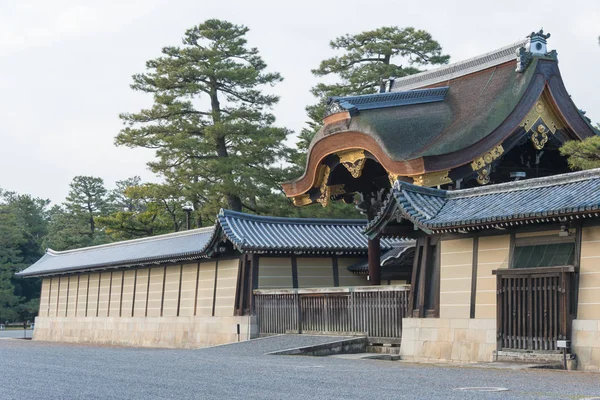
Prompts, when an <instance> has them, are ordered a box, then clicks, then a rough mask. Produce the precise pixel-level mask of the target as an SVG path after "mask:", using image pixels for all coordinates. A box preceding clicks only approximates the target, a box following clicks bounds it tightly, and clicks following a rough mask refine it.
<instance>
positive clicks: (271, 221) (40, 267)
mask: <svg viewBox="0 0 600 400" xmlns="http://www.w3.org/2000/svg"><path fill="white" fill-rule="evenodd" d="M366 222H367V221H365V220H334V219H308V218H303V219H295V218H277V217H264V216H256V215H250V214H244V213H239V212H234V211H228V210H221V212H220V213H219V215H218V216H217V224H216V226H215V227H209V228H200V229H192V230H189V231H184V232H177V233H170V234H167V235H159V236H153V237H148V238H143V239H135V240H127V241H123V242H117V243H111V244H105V245H101V246H93V247H86V248H82V249H76V250H68V251H53V250H48V251H47V252H46V254H45V255H44V256H43V257H42V258H41V259H40V260H38V261H37V262H36V263H35V264H33V265H32V266H30V267H29V268H27V269H25V270H24V271H22V272H21V273H20V274H19V275H20V276H40V275H47V274H58V273H68V272H75V271H83V270H92V269H103V268H122V267H131V266H139V265H152V264H163V263H167V262H179V261H184V260H193V259H200V258H205V257H210V256H211V255H213V254H214V253H215V252H216V250H217V248H218V247H219V244H220V243H221V241H222V239H226V240H229V241H231V242H232V243H233V245H234V247H235V248H237V249H238V250H239V251H242V252H244V251H270V252H281V253H285V252H288V253H289V252H291V251H300V252H310V253H336V252H345V253H366V251H367V237H366V236H364V235H363V233H362V232H363V230H364V228H365V226H366ZM396 242H397V241H395V240H390V239H386V240H382V241H381V248H382V250H384V251H385V250H388V249H390V248H392V245H393V244H394V243H396Z"/></svg>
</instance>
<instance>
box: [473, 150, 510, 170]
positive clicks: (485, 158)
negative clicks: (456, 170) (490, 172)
mask: <svg viewBox="0 0 600 400" xmlns="http://www.w3.org/2000/svg"><path fill="white" fill-rule="evenodd" d="M502 154H504V147H502V145H501V144H499V145H498V146H496V147H494V148H493V149H492V150H490V151H488V152H487V153H485V154H483V155H482V156H480V157H477V158H476V159H475V160H473V162H472V163H471V168H472V169H473V171H478V170H480V169H481V168H484V167H485V166H487V165H489V164H491V163H492V161H494V160H496V159H497V158H499V157H500V156H501V155H502Z"/></svg>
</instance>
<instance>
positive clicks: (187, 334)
mask: <svg viewBox="0 0 600 400" xmlns="http://www.w3.org/2000/svg"><path fill="white" fill-rule="evenodd" d="M238 324H239V325H240V335H239V338H238V335H237V325H238ZM256 333H257V329H256V324H255V321H254V319H251V317H248V316H244V317H101V318H97V317H37V318H36V319H35V329H34V332H33V339H34V340H46V341H55V342H71V343H94V344H111V345H119V346H138V347H167V348H199V347H206V346H212V345H218V344H225V343H232V342H237V341H238V340H240V341H242V340H248V339H250V338H253V337H255V336H256Z"/></svg>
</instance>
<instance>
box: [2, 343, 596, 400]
mask: <svg viewBox="0 0 600 400" xmlns="http://www.w3.org/2000/svg"><path fill="white" fill-rule="evenodd" d="M314 340H315V339H310V338H298V337H288V336H280V337H275V338H269V339H259V340H256V341H251V342H244V343H240V344H233V345H226V346H219V347H212V348H206V349H199V350H166V349H141V348H125V347H110V346H92V345H78V344H58V343H49V342H38V341H28V340H17V339H6V340H0V360H1V362H2V369H1V371H2V372H1V373H0V398H2V399H23V398H37V399H505V398H510V399H517V398H523V399H524V398H528V399H529V398H535V399H582V398H588V397H594V396H600V375H599V374H592V373H580V372H572V373H569V372H563V371H544V370H519V371H515V370H495V369H486V368H473V367H444V366H438V365H426V364H410V363H404V362H398V361H379V360H353V359H343V358H336V357H306V356H273V355H265V353H268V352H270V351H274V350H281V349H283V348H292V347H297V346H298V345H303V344H305V343H306V342H310V344H314ZM319 340H321V339H319ZM323 340H329V339H323ZM474 387H475V388H482V387H483V388H485V389H483V390H494V389H492V388H500V389H506V390H502V391H476V390H473V389H471V390H465V388H474ZM480 390H482V389H480Z"/></svg>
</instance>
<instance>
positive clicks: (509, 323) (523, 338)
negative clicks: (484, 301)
mask: <svg viewBox="0 0 600 400" xmlns="http://www.w3.org/2000/svg"><path fill="white" fill-rule="evenodd" d="M494 274H496V275H497V325H496V326H497V339H498V349H499V350H501V349H518V350H531V351H536V350H545V351H548V350H558V349H557V340H570V335H571V315H570V298H571V282H572V279H573V275H574V267H570V266H569V267H552V268H532V269H516V268H513V269H501V270H496V271H494Z"/></svg>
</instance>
